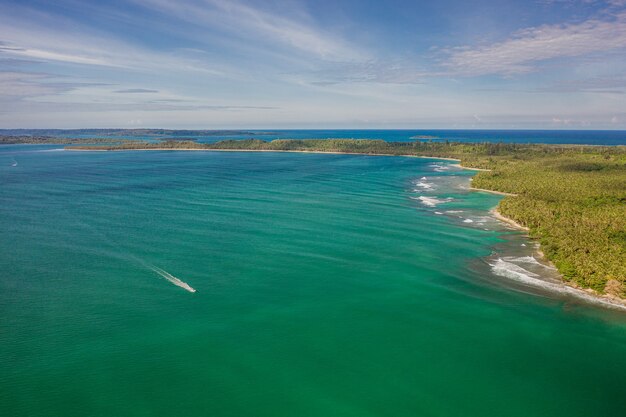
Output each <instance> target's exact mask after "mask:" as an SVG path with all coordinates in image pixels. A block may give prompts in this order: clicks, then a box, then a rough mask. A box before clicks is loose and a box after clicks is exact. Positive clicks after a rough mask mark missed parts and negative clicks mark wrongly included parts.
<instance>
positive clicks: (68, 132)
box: [0, 129, 273, 138]
mask: <svg viewBox="0 0 626 417" xmlns="http://www.w3.org/2000/svg"><path fill="white" fill-rule="evenodd" d="M259 134H262V135H268V134H273V132H262V133H259V132H254V131H249V130H173V129H0V138H1V137H3V136H38V137H49V138H55V137H63V136H66V137H72V136H82V135H87V136H96V137H102V136H104V137H124V136H125V137H146V136H154V137H196V136H256V135H259Z"/></svg>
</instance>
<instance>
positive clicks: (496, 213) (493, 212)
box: [489, 207, 530, 232]
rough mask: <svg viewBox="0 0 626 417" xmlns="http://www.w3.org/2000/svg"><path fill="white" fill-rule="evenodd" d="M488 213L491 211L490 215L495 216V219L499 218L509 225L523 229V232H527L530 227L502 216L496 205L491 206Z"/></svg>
mask: <svg viewBox="0 0 626 417" xmlns="http://www.w3.org/2000/svg"><path fill="white" fill-rule="evenodd" d="M489 213H491V215H492V216H493V217H495V218H496V219H498V220H500V221H501V222H503V223H506V224H508V225H509V226H512V227H513V228H515V229H518V230H523V231H525V232H528V231H529V230H530V229H528V227H526V226H522V225H521V224H519V223H518V222H516V221H515V220H513V219H509V218H508V217H506V216H503V215H502V214H501V213H500V212H499V211H498V208H497V207H494V208H492V209H491V210H489Z"/></svg>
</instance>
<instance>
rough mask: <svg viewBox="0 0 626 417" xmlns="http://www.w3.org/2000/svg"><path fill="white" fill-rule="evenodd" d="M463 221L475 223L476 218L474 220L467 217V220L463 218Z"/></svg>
mask: <svg viewBox="0 0 626 417" xmlns="http://www.w3.org/2000/svg"><path fill="white" fill-rule="evenodd" d="M463 223H474V220H472V219H465V220H463Z"/></svg>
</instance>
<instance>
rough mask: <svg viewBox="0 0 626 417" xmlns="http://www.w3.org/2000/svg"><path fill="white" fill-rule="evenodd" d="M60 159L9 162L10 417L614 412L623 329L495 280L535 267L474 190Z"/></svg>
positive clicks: (489, 201)
mask: <svg viewBox="0 0 626 417" xmlns="http://www.w3.org/2000/svg"><path fill="white" fill-rule="evenodd" d="M53 149H56V148H55V147H50V146H5V147H2V148H1V149H0V181H1V182H0V183H1V184H2V193H0V225H1V226H2V231H3V233H2V235H1V237H0V268H1V269H0V270H1V271H2V272H1V273H0V317H1V318H2V320H1V321H0V415H3V416H4V415H6V416H58V415H63V416H85V415H107V416H109V415H115V416H139V415H164V416H165V415H168V416H170V415H185V416H194V415H213V416H247V415H254V416H329V415H333V416H399V415H426V416H461V415H463V416H524V417H526V416H531V415H533V416H569V417H571V416H591V415H593V416H616V415H620V414H621V413H623V410H624V409H625V408H624V407H626V399H625V398H624V396H623V392H622V391H623V387H624V386H625V385H626V372H625V371H626V318H625V316H626V315H625V314H624V313H620V312H617V311H612V310H609V309H604V308H601V307H598V306H594V305H591V304H589V303H586V302H584V301H582V300H579V299H577V298H576V297H572V296H570V295H568V294H560V295H559V294H553V293H552V292H550V291H548V290H546V289H543V290H542V289H538V288H537V287H536V286H533V285H529V284H528V283H524V282H520V281H519V280H517V281H516V280H515V279H509V278H507V277H505V276H499V275H496V274H494V273H493V271H492V266H491V265H490V263H491V264H493V262H494V260H497V259H502V260H503V261H504V262H510V261H513V263H517V264H518V266H520V267H522V268H525V269H524V270H525V271H527V272H530V273H533V274H537V275H538V276H541V274H540V273H539V272H540V271H539V269H538V268H541V267H540V266H539V267H538V266H536V265H534V264H533V262H532V261H531V260H530V258H525V257H528V256H531V255H532V247H531V245H530V243H528V242H526V241H525V240H524V239H523V237H522V236H521V235H520V234H519V233H517V232H514V231H510V230H507V229H505V228H504V227H503V226H502V225H500V224H499V223H498V222H496V221H495V220H493V219H492V218H490V217H489V216H488V212H487V211H488V209H489V208H491V207H493V206H494V205H495V204H497V201H498V199H499V198H500V197H499V196H495V195H490V194H486V193H477V192H470V191H468V190H467V182H468V179H469V177H470V176H471V175H473V172H470V171H462V170H459V169H457V168H455V167H453V166H452V165H451V164H450V163H449V162H446V161H433V160H428V159H419V158H402V157H373V156H355V155H316V154H286V153H232V154H231V153H212V152H116V153H82V152H50V150H53ZM13 161H16V162H17V163H18V165H17V166H13ZM419 183H422V184H428V185H429V187H424V186H420V185H419ZM420 197H423V198H422V199H420ZM424 198H426V200H424ZM427 201H428V202H429V203H430V204H426V202H427ZM438 213H439V214H438ZM466 220H471V223H470V222H466ZM525 244H528V245H527V246H522V245H525ZM512 248H516V250H515V251H514V250H512ZM507 257H509V258H507ZM511 257H512V258H511ZM533 268H535V269H533ZM159 271H161V272H162V273H160V272H159ZM168 277H172V278H175V279H176V280H178V281H179V283H177V281H175V280H173V279H169V278H168ZM541 277H542V276H541ZM542 278H544V277H542ZM546 279H548V281H549V276H548V275H546ZM180 283H182V284H185V285H187V286H188V287H189V288H191V289H194V290H196V292H195V293H193V292H191V291H190V290H189V289H187V288H185V287H184V286H183V285H182V284H180ZM179 284H180V285H179Z"/></svg>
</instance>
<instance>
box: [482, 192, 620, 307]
mask: <svg viewBox="0 0 626 417" xmlns="http://www.w3.org/2000/svg"><path fill="white" fill-rule="evenodd" d="M472 190H474V191H489V190H482V189H472ZM489 214H491V215H492V216H493V217H494V218H496V219H497V220H499V221H500V222H502V223H504V224H506V225H507V226H510V227H512V228H513V229H515V230H517V231H520V232H524V234H525V238H526V239H528V240H529V242H531V243H534V245H533V246H534V250H533V252H534V255H535V256H534V258H535V259H536V260H537V261H538V262H540V263H542V264H544V265H546V266H548V267H550V268H553V269H554V271H556V273H557V275H558V277H559V282H560V284H562V285H563V286H564V287H565V288H566V289H567V290H568V293H569V295H571V296H574V297H576V298H579V299H581V300H582V301H584V302H587V303H592V304H599V305H601V306H602V307H605V308H610V309H612V310H626V300H625V299H623V298H619V297H615V296H613V295H610V294H600V293H598V292H597V291H595V290H593V289H592V288H583V287H581V286H580V285H578V284H577V283H575V282H571V281H567V280H565V279H564V278H563V274H561V273H560V272H559V271H558V269H557V268H556V266H555V265H554V264H553V263H552V262H551V261H550V260H549V259H548V258H546V256H545V254H544V253H543V251H542V250H541V245H540V243H539V242H537V241H536V239H533V238H531V237H530V236H528V232H529V231H530V229H529V228H528V227H526V226H522V225H521V224H519V223H518V222H516V221H515V220H513V219H511V218H509V217H506V216H505V215H503V214H502V213H500V211H498V207H497V206H496V207H494V208H492V209H491V210H489Z"/></svg>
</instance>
